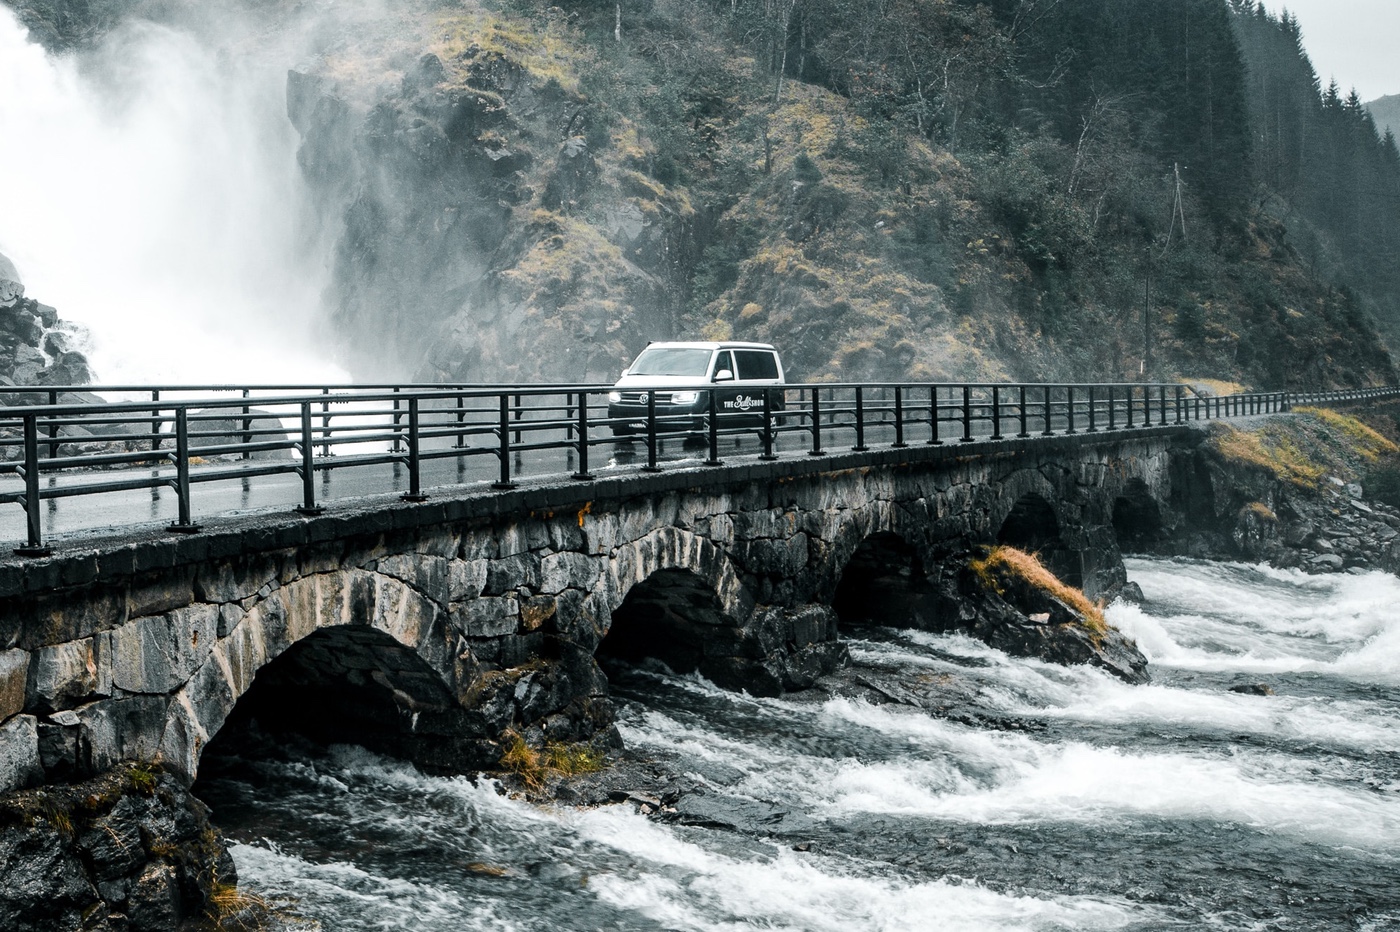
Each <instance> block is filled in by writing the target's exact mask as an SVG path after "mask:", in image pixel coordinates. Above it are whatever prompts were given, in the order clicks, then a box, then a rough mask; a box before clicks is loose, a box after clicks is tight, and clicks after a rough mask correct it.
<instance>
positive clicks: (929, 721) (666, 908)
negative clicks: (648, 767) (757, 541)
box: [200, 559, 1400, 932]
mask: <svg viewBox="0 0 1400 932" xmlns="http://www.w3.org/2000/svg"><path fill="white" fill-rule="evenodd" d="M1128 568H1129V574H1130V576H1131V578H1133V579H1134V580H1135V581H1137V582H1138V583H1139V584H1140V585H1141V586H1142V588H1143V590H1144V591H1145V593H1146V595H1147V597H1148V601H1147V603H1146V604H1145V606H1143V607H1137V606H1130V605H1124V604H1117V605H1114V606H1112V607H1111V608H1110V612H1109V614H1110V618H1111V619H1112V620H1113V622H1114V623H1116V624H1118V625H1120V626H1121V627H1122V628H1123V629H1124V630H1125V631H1127V632H1128V633H1129V634H1131V635H1132V636H1134V637H1136V638H1138V639H1139V640H1140V643H1141V644H1142V646H1143V647H1144V649H1145V650H1146V652H1147V653H1148V655H1149V657H1150V658H1151V660H1152V661H1153V668H1152V669H1153V674H1154V678H1155V681H1154V683H1153V685H1150V686H1146V687H1133V686H1128V685H1125V684H1122V683H1120V682H1119V681H1117V680H1115V679H1113V678H1112V677H1110V676H1108V675H1107V674H1104V673H1101V672H1098V671H1096V670H1093V669H1091V668H1087V667H1084V668H1069V669H1066V668H1060V667H1054V666H1050V665H1046V664H1042V663H1038V662H1035V661H1027V660H1019V659H1014V658H1009V657H1007V656H1005V655H1003V654H1001V653H999V652H997V651H995V650H992V649H990V648H987V647H986V646H984V645H982V644H980V643H979V642H975V641H971V640H969V639H967V638H963V637H959V636H932V635H926V634H920V633H914V632H908V631H900V630H899V629H898V628H895V627H892V628H889V629H878V630H876V631H874V632H869V633H866V634H865V636H864V638H863V639H861V640H852V641H851V642H850V646H851V650H852V655H853V660H854V667H855V672H857V673H860V672H861V671H866V672H867V673H869V674H871V675H875V674H880V675H894V676H897V677H903V678H905V679H906V680H907V681H908V682H910V683H917V682H921V681H922V682H930V681H935V680H937V681H957V682H958V683H960V684H962V688H963V692H964V694H965V695H966V697H967V698H966V706H967V710H969V711H972V712H975V713H976V714H977V715H978V716H981V717H982V718H983V719H984V720H985V721H986V722H999V723H1000V724H999V725H998V726H997V727H988V725H987V724H978V723H977V722H976V721H972V720H970V719H968V718H967V717H966V716H956V715H953V716H948V717H944V716H933V715H930V714H929V713H928V712H926V711H924V710H922V709H918V708H912V707H908V706H903V705H895V704H886V705H875V704H871V703H870V702H867V701H863V700H860V699H855V698H842V697H835V698H831V697H828V698H818V699H813V698H811V697H804V696H794V697H788V698H784V699H755V698H752V697H749V696H745V695H736V694H732V693H727V692H724V691H722V690H719V689H716V688H714V687H712V686H711V685H709V684H708V683H706V682H704V681H703V680H700V679H698V678H695V677H677V676H674V675H671V674H669V673H668V672H667V671H665V670H663V669H656V668H641V669H629V670H626V671H623V672H621V673H619V674H615V675H614V680H613V686H614V690H615V692H616V694H617V695H618V697H619V699H620V700H621V714H620V729H621V731H622V734H623V738H624V739H625V741H626V742H627V744H628V745H629V746H631V747H632V748H635V749H638V750H640V751H642V752H644V753H645V754H647V755H649V756H651V757H653V758H655V759H658V760H663V761H666V762H668V764H669V766H670V767H671V768H672V770H673V771H674V772H676V773H678V774H684V775H686V779H687V780H689V781H691V782H692V783H693V784H695V785H697V786H699V787H700V788H701V790H702V791H703V792H705V793H709V794H712V795H714V796H718V797H723V798H727V799H728V800H731V801H733V802H734V803H735V804H736V805H738V806H739V807H741V808H742V807H744V806H746V805H750V804H753V805H758V806H759V809H760V811H761V812H763V813H768V814H769V815H768V816H767V817H766V818H759V819H757V820H753V821H751V822H750V823H749V824H747V825H745V826H744V828H743V830H741V831H732V830H724V829H721V828H717V827H714V826H713V825H705V824H678V823H674V822H664V821H658V820H655V819H652V818H648V817H647V816H644V815H642V814H640V813H639V812H637V811H635V809H634V807H633V806H632V805H630V804H627V805H621V806H609V807H603V808H598V809H573V808H569V807H536V806H533V805H530V804H527V803H525V802H522V801H519V800H515V799H511V798H508V797H506V796H503V795H501V794H500V793H499V792H498V791H497V787H496V786H495V785H494V784H493V783H491V782H490V781H481V782H477V783H474V782H472V781H470V780H468V779H465V778H440V777H429V776H424V775H422V774H420V773H419V772H417V771H416V770H415V769H414V768H412V767H410V766H408V765H406V764H402V763H399V762H396V761H392V760H388V759H384V758H380V757H376V756H374V755H371V754H369V753H368V752H366V751H363V750H361V749H358V748H351V747H335V748H330V749H316V748H311V747H304V748H299V749H290V750H285V751H283V752H281V753H278V754H275V755H271V756H267V757H249V758H248V759H243V760H231V761H225V762H223V763H222V765H221V768H220V771H221V775H220V776H219V777H218V778H216V779H215V780H212V781H206V782H204V783H203V784H201V787H200V789H201V791H202V792H203V793H204V794H205V798H206V799H207V800H208V801H210V803H211V804H212V805H213V806H214V811H215V817H216V820H217V821H219V822H220V824H221V825H222V826H223V827H224V829H225V830H226V831H227V832H228V834H229V836H230V837H231V839H232V840H233V841H234V842H235V845H234V848H233V854H234V857H235V860H236V862H237V864H238V866H239V870H240V875H241V879H242V883H243V884H244V886H245V887H246V888H247V889H250V890H252V891H254V892H256V893H258V894H260V895H262V896H264V897H267V898H269V899H271V900H273V901H274V902H278V903H284V904H288V905H290V907H291V908H292V909H293V910H295V911H296V912H297V913H298V914H299V915H301V916H304V917H306V919H305V927H306V928H316V927H317V923H319V924H320V928H324V929H326V930H337V932H339V930H361V929H364V930H368V929H381V928H401V927H404V928H406V927H410V926H411V927H413V928H415V929H417V930H419V932H436V930H459V929H556V928H567V929H629V930H631V929H638V930H640V929H656V930H661V929H685V930H728V929H746V928H762V929H785V930H794V932H795V930H827V929H830V930H843V932H844V930H851V929H882V930H883V929H887V930H906V929H934V928H937V929H955V930H962V929H966V930H982V929H1037V930H1039V929H1044V930H1051V929H1164V928H1180V929H1232V930H1233V929H1238V930H1265V929H1277V930H1317V929H1360V930H1380V929H1387V928H1395V927H1397V925H1400V727H1398V726H1397V724H1396V720H1395V714H1394V713H1395V709H1396V703H1397V700H1400V682H1397V676H1396V674H1395V672H1394V671H1395V670H1396V666H1397V662H1400V614H1397V612H1396V611H1395V606H1396V604H1397V602H1400V580H1397V579H1395V578H1394V577H1390V576H1385V575H1381V574H1370V575H1365V576H1327V577H1307V576H1304V575H1301V574H1297V573H1292V572H1280V571H1275V570H1271V569H1267V568H1262V567H1253V566H1241V565H1222V564H1209V563H1195V562H1183V561H1165V560H1156V559H1150V560H1149V559H1134V560H1130V561H1129V563H1128ZM897 621H898V619H891V622H892V623H897ZM1258 682H1263V683H1267V684H1268V685H1270V686H1271V687H1272V688H1273V689H1274V690H1275V691H1276V694H1275V695H1273V696H1259V695H1247V694H1240V693H1235V692H1232V691H1230V689H1229V687H1230V686H1232V685H1241V684H1253V683H1258Z"/></svg>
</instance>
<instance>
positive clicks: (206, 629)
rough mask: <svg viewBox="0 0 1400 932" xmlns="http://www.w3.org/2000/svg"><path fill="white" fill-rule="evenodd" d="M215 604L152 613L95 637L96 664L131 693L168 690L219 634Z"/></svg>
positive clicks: (189, 671) (191, 669) (182, 678)
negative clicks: (105, 668) (108, 671)
mask: <svg viewBox="0 0 1400 932" xmlns="http://www.w3.org/2000/svg"><path fill="white" fill-rule="evenodd" d="M218 626H219V607H218V606H217V605H204V604H199V605H192V606H189V607H188V608H183V609H178V610H176V611H173V612H169V613H167V614H165V615H151V616H148V617H145V618H137V619H135V620H133V621H129V622H127V623H126V624H125V625H122V626H121V627H120V628H117V629H115V630H113V631H110V632H106V633H105V634H103V635H102V636H101V637H100V638H99V639H98V641H97V655H98V663H99V666H108V665H109V666H110V669H111V676H112V684H113V686H115V687H116V688H118V689H121V690H124V691H126V692H131V693H167V692H170V691H171V690H173V689H175V688H176V687H178V686H179V685H180V684H181V683H183V682H185V681H186V680H188V679H189V678H190V675H191V674H193V673H194V671H195V670H196V669H198V668H199V665H200V664H201V663H203V662H204V658H205V657H207V656H208V655H209V651H210V650H212V649H213V646H214V643H215V641H216V640H217V638H218Z"/></svg>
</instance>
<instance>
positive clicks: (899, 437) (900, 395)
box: [894, 385, 909, 447]
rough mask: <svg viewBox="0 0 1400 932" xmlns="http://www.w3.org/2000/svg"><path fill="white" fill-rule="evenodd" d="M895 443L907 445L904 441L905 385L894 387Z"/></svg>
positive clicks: (898, 445) (897, 445)
mask: <svg viewBox="0 0 1400 932" xmlns="http://www.w3.org/2000/svg"><path fill="white" fill-rule="evenodd" d="M894 445H895V446H896V447H907V446H909V444H907V443H905V442H904V386H902V385H896V386H895V387H894Z"/></svg>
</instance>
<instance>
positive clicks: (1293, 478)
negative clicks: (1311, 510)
mask: <svg viewBox="0 0 1400 932" xmlns="http://www.w3.org/2000/svg"><path fill="white" fill-rule="evenodd" d="M1210 434H1211V436H1210V444H1211V446H1213V447H1214V448H1215V450H1216V451H1217V452H1219V454H1220V455H1221V456H1222V457H1224V458H1225V459H1227V460H1230V461H1231V462H1235V463H1246V464H1250V465H1254V466H1259V467H1261V468H1263V469H1267V470H1268V471H1269V472H1271V473H1273V474H1274V475H1275V476H1277V477H1278V478H1280V479H1283V480H1284V481H1286V482H1291V483H1292V484H1293V485H1296V486H1300V487H1302V488H1308V489H1311V488H1316V487H1317V484H1318V482H1319V481H1320V480H1321V479H1322V477H1323V476H1324V475H1325V474H1326V473H1327V469H1326V467H1324V466H1321V465H1319V464H1318V463H1315V462H1313V461H1312V460H1311V459H1309V458H1308V456H1307V455H1306V454H1305V453H1303V451H1302V450H1300V449H1299V448H1298V445H1297V444H1296V443H1295V442H1294V441H1293V439H1292V438H1291V437H1288V436H1286V435H1285V434H1283V433H1281V432H1278V431H1273V430H1269V429H1267V428H1266V429H1264V430H1259V431H1245V430H1240V429H1239V428H1237V427H1232V426H1230V425H1229V424H1223V423H1221V422H1219V421H1216V422H1215V423H1213V424H1212V425H1211V428H1210Z"/></svg>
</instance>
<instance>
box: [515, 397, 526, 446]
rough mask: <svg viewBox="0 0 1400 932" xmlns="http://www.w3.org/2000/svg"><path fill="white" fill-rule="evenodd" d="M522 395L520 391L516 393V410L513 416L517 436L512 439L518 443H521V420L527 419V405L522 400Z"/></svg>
mask: <svg viewBox="0 0 1400 932" xmlns="http://www.w3.org/2000/svg"><path fill="white" fill-rule="evenodd" d="M521 397H522V396H521V395H520V393H519V392H517V393H516V395H515V411H514V416H513V418H512V420H514V421H515V436H514V438H512V439H513V440H514V441H515V442H516V444H517V445H518V444H519V443H520V422H521V421H523V420H525V405H524V403H523V402H522V401H521Z"/></svg>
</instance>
